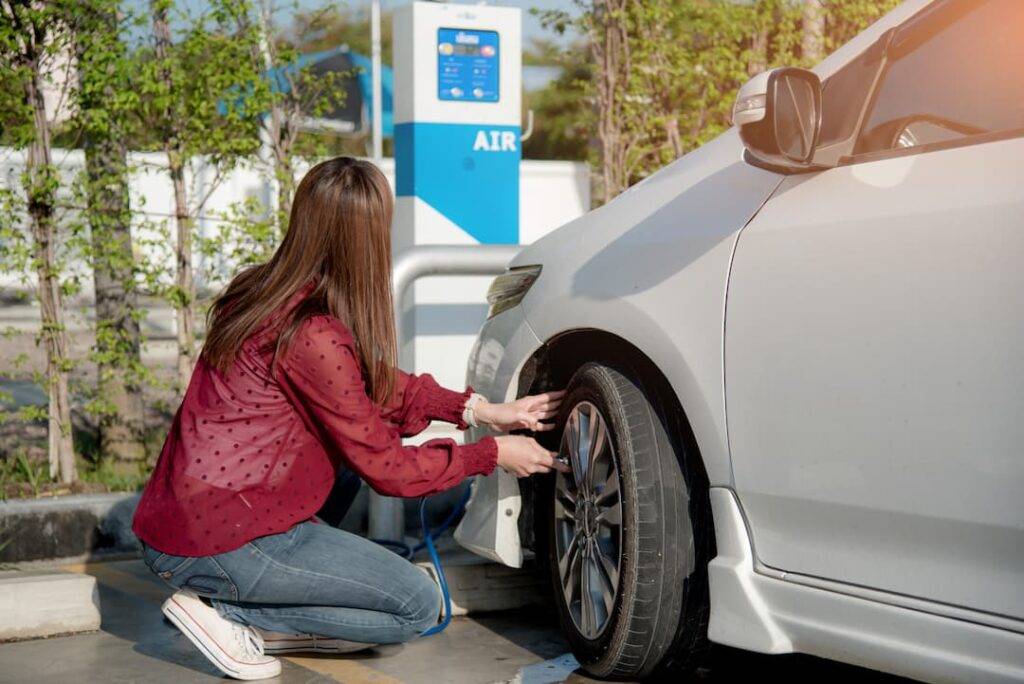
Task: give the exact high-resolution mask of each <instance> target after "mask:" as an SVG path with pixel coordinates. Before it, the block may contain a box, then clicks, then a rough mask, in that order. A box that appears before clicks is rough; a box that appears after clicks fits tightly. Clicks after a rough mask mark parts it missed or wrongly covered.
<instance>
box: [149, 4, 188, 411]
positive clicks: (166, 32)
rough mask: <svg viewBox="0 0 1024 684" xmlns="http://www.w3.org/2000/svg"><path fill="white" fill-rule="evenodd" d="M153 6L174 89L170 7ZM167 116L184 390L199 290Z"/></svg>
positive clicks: (177, 149) (167, 79) (166, 74)
mask: <svg viewBox="0 0 1024 684" xmlns="http://www.w3.org/2000/svg"><path fill="white" fill-rule="evenodd" d="M152 8H153V36H154V38H155V48H156V50H155V51H156V58H157V59H158V60H159V61H160V62H161V63H163V64H164V65H165V67H164V69H163V74H162V78H163V85H164V88H165V89H166V91H167V93H173V92H174V88H175V84H174V83H173V82H172V81H173V78H172V76H171V70H170V69H169V68H167V67H166V64H167V60H168V59H169V53H170V49H171V27H170V23H169V21H168V17H167V7H166V5H164V4H163V3H157V2H154V3H152ZM164 120H165V121H166V122H167V124H168V126H169V128H170V130H168V131H167V136H166V139H165V141H164V153H165V154H166V155H167V166H168V170H169V172H170V176H171V183H172V184H173V186H174V222H175V231H176V233H175V234H176V239H175V244H174V253H175V259H174V262H175V273H174V285H175V292H174V296H173V297H172V303H173V305H174V309H175V319H176V322H177V338H178V386H179V388H180V390H181V391H182V392H184V391H185V388H186V387H188V382H189V379H191V377H192V367H193V365H194V363H195V356H196V337H195V319H196V313H195V301H196V292H195V282H194V280H193V275H192V216H191V214H190V212H189V210H188V190H187V188H186V187H185V159H184V154H183V150H182V149H181V136H180V132H179V130H178V127H177V118H176V116H175V112H174V111H173V108H172V106H171V105H168V111H167V112H166V113H165V119H164Z"/></svg>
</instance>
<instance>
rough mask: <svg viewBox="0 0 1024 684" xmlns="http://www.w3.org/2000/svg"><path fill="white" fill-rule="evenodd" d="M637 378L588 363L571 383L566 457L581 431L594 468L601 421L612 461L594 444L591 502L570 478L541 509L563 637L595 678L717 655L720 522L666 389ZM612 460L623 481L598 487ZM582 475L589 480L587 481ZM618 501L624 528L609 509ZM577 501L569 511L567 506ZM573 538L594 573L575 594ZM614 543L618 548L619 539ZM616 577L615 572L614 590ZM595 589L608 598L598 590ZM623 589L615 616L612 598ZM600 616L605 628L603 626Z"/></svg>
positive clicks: (668, 672) (565, 405)
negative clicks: (712, 547) (662, 395)
mask: <svg viewBox="0 0 1024 684" xmlns="http://www.w3.org/2000/svg"><path fill="white" fill-rule="evenodd" d="M627 373H628V371H627ZM627 373H624V372H622V371H620V370H617V369H616V368H613V367H610V366H606V365H601V364H596V363H589V364H586V365H584V366H583V367H581V368H580V369H579V370H578V371H577V372H576V373H575V374H574V375H573V377H572V379H571V380H570V382H569V384H568V387H567V390H568V391H567V393H566V396H565V399H564V400H563V402H562V408H561V409H560V415H559V423H558V424H559V426H560V427H561V432H562V441H561V446H560V447H559V451H560V456H563V457H564V456H567V455H568V454H569V452H570V451H571V441H572V440H573V439H574V437H573V435H577V436H576V437H575V439H577V441H578V442H579V444H578V445H577V452H578V454H579V456H578V459H579V460H580V461H583V460H585V459H584V458H583V456H582V454H583V452H584V446H583V445H584V443H585V440H584V438H583V437H582V433H581V432H580V431H581V430H583V429H586V430H588V431H590V429H591V428H590V426H591V425H594V426H595V427H594V434H597V433H599V431H600V425H599V424H598V423H597V420H596V419H595V418H594V415H596V416H598V418H599V419H601V420H603V421H604V424H605V434H606V438H607V439H606V442H605V443H606V444H607V446H608V447H610V449H611V453H610V454H605V455H602V453H601V451H600V450H601V449H603V448H604V447H602V446H601V440H600V437H599V436H596V437H594V438H593V442H594V443H598V445H599V446H598V449H599V451H598V453H597V454H596V458H595V459H592V463H591V464H590V465H591V467H590V468H589V469H588V470H587V472H588V473H589V474H590V477H591V478H593V480H594V481H595V484H594V486H593V487H592V488H591V489H592V491H590V493H589V494H588V493H586V492H585V491H584V490H585V489H586V488H585V487H584V488H580V487H577V488H576V491H575V493H573V492H572V491H571V490H572V487H573V486H574V483H575V480H576V475H575V473H576V471H574V475H573V476H571V477H567V476H566V475H563V474H556V475H555V477H553V478H548V482H547V483H546V487H545V490H546V491H545V492H543V493H541V496H540V500H541V501H543V502H546V506H547V509H546V510H544V509H541V510H540V511H539V514H540V519H541V520H544V521H546V524H545V527H546V532H547V535H546V538H545V539H544V541H545V542H546V543H545V544H544V546H543V547H542V548H543V553H544V554H545V555H546V556H547V559H548V566H549V572H550V577H551V581H552V585H553V593H554V596H555V602H556V605H557V610H558V614H559V619H560V621H561V624H562V628H563V631H564V633H565V635H566V637H567V639H568V641H569V644H570V646H571V648H572V652H573V654H574V655H575V656H576V659H577V660H578V661H579V663H580V665H581V666H582V667H583V669H584V670H585V671H586V672H587V673H589V674H590V675H592V676H595V677H598V678H602V679H617V680H622V679H644V678H649V677H656V678H659V679H660V678H665V677H678V676H681V675H685V674H688V673H690V672H692V671H693V670H694V669H695V668H696V666H697V665H698V664H699V662H700V661H701V659H702V658H703V656H704V654H705V653H706V651H707V649H708V642H707V620H708V612H709V611H708V584H707V562H708V560H709V549H708V545H709V541H708V540H709V539H710V531H709V528H708V525H709V524H710V522H711V518H710V512H709V506H708V503H707V493H706V492H707V490H706V484H705V483H704V481H703V480H702V478H701V477H698V476H695V474H694V473H693V472H689V470H688V468H687V465H686V464H687V459H686V456H687V455H688V454H687V453H686V451H687V450H686V449H685V448H684V447H683V446H682V442H683V440H682V439H680V436H679V434H678V433H679V432H680V431H679V430H678V429H676V427H677V426H675V425H674V422H673V420H672V419H671V416H670V415H669V414H668V412H666V411H665V410H664V407H663V406H662V405H661V402H660V401H658V400H657V398H656V393H655V392H652V391H646V390H645V389H644V388H643V387H642V386H641V385H640V384H639V383H638V382H636V381H634V380H633V379H632V378H631V377H630V376H629V375H628V374H627ZM574 412H576V413H575V414H574ZM585 414H590V417H589V418H587V419H586V420H587V421H589V422H587V423H586V427H581V426H584V423H585V421H584V416H585ZM574 415H575V418H574ZM574 431H575V432H574ZM590 446H593V444H591V445H590ZM589 458H590V455H589V454H588V455H587V459H589ZM605 461H608V462H611V463H613V464H614V467H615V473H613V474H615V475H616V477H615V478H612V477H611V475H609V476H608V477H607V478H606V479H605V481H604V483H603V484H596V482H597V481H599V480H601V479H602V478H603V477H604V473H605V472H606V469H605V463H604V462H605ZM580 467H581V468H582V466H580ZM580 476H581V477H583V478H584V479H586V476H585V475H584V474H583V473H580ZM613 480H617V486H618V488H619V489H618V493H617V494H616V493H609V492H610V491H611V489H612V488H613V487H614V486H615V485H614V482H613ZM615 496H618V504H619V512H618V515H619V519H620V525H619V527H618V529H617V531H616V530H615V527H614V517H615V515H614V507H613V505H612V503H611V502H612V500H613V498H614V497H615ZM573 497H575V503H573V505H572V509H573V510H572V511H571V513H570V512H569V511H568V508H570V506H569V504H568V500H569V499H571V498H573ZM577 504H578V505H577ZM556 514H557V515H556ZM570 515H571V521H570ZM609 521H611V522H609ZM538 531H540V530H538ZM570 535H572V538H573V539H575V540H577V541H576V546H575V548H576V552H577V555H578V556H580V557H581V560H580V561H579V563H578V564H579V567H580V568H583V567H584V566H585V565H586V564H589V566H588V567H589V568H591V569H590V570H587V571H584V570H582V569H581V570H580V571H579V576H580V579H579V581H578V582H577V581H576V580H575V579H573V582H574V584H575V591H573V590H572V589H566V588H565V587H566V586H567V584H568V583H567V582H564V579H565V578H566V577H569V576H570V575H568V574H566V570H567V569H571V568H570V565H571V563H570V560H572V556H571V554H570V553H569V552H570V551H571V547H572V540H568V541H567V538H568V537H569V536H570ZM615 537H617V538H618V541H617V549H616V545H615V544H613V543H612V540H613V539H614V538H615ZM580 540H583V541H580ZM587 548H590V551H589V553H588V552H587V551H585V549H587ZM580 549H584V550H583V551H581V550H580ZM616 550H618V552H619V559H618V561H619V562H618V570H617V572H611V563H610V559H611V558H612V557H613V556H614V555H615V553H614V552H615V551H616ZM573 567H575V566H573ZM612 576H617V581H616V582H614V583H612V582H611V581H610V578H611V577H612ZM572 577H573V578H575V576H572ZM584 577H586V578H589V579H584ZM585 582H589V584H586V585H585V584H584V583H585ZM595 585H596V586H597V587H598V589H600V590H601V593H600V594H598V593H595ZM613 585H614V588H615V591H614V599H613V600H612V601H611V610H610V611H609V610H607V606H608V605H609V598H608V596H607V593H605V592H606V590H607V588H608V587H609V586H613ZM587 595H589V596H591V597H597V598H593V599H592V601H591V607H590V609H589V613H585V612H584V608H583V597H584V596H587ZM570 597H572V600H571V602H570ZM577 597H578V598H579V602H578V604H577V600H576V598H577ZM602 616H604V618H605V619H604V621H603V624H602V625H597V623H598V622H600V618H601V617H602Z"/></svg>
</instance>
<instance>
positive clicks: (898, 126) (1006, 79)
mask: <svg viewBox="0 0 1024 684" xmlns="http://www.w3.org/2000/svg"><path fill="white" fill-rule="evenodd" d="M971 6H972V9H970V11H968V12H966V13H963V14H962V16H959V18H958V19H957V20H956V21H955V22H953V23H952V24H949V25H948V26H945V27H944V28H941V29H940V30H939V31H938V32H937V33H935V34H934V35H933V36H931V37H930V38H928V39H927V40H925V41H923V42H921V43H920V44H917V45H913V47H912V48H911V49H910V50H909V51H908V52H906V54H902V55H899V56H897V57H896V58H895V59H894V61H893V62H892V63H891V64H890V65H889V66H888V68H887V69H886V72H885V74H884V76H883V79H882V83H881V84H880V86H879V90H878V93H877V95H876V97H875V102H874V106H873V108H872V111H871V112H870V114H869V115H868V117H867V120H866V122H865V124H864V126H863V127H862V128H861V134H860V138H859V139H858V141H857V145H856V148H855V154H862V153H870V152H880V151H885V150H893V149H900V148H910V147H917V146H921V145H928V144H933V143H942V142H947V141H951V140H958V139H962V138H965V137H968V136H973V135H981V134H986V133H996V132H1002V131H1010V130H1016V129H1024V0H984V1H982V2H974V3H971Z"/></svg>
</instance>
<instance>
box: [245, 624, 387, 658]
mask: <svg viewBox="0 0 1024 684" xmlns="http://www.w3.org/2000/svg"><path fill="white" fill-rule="evenodd" d="M256 631H257V632H258V633H259V635H260V637H262V639H263V652H264V653H273V654H275V655H277V654H280V653H303V652H310V653H335V654H337V653H356V652H357V651H365V650H366V649H368V648H373V647H374V646H376V645H377V644H364V643H362V642H359V641H345V640H344V639H332V638H331V637H323V636H316V635H315V634H282V633H281V632H268V631H266V630H263V629H258V628H256Z"/></svg>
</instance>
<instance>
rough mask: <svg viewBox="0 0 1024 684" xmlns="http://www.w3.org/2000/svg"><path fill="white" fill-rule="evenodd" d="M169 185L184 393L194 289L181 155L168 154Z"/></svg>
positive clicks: (192, 350) (192, 348) (191, 352)
mask: <svg viewBox="0 0 1024 684" xmlns="http://www.w3.org/2000/svg"><path fill="white" fill-rule="evenodd" d="M168 160H169V161H170V172H171V182H172V183H173V185H174V223H175V227H176V229H177V240H176V242H175V245H174V248H175V264H176V268H175V274H174V284H175V289H176V292H177V294H176V297H175V301H176V312H175V313H176V317H177V325H178V384H179V386H180V388H181V391H182V392H184V391H185V388H186V387H188V381H189V379H190V378H191V377H192V367H193V365H195V356H196V333H195V328H196V311H195V301H196V286H195V282H194V280H193V276H192V217H191V216H190V215H189V212H188V195H187V193H186V189H185V169H184V166H183V164H182V163H181V155H180V154H178V153H176V152H172V153H171V154H168Z"/></svg>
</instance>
